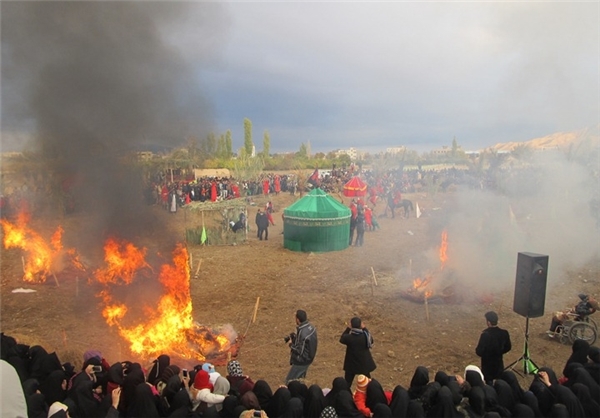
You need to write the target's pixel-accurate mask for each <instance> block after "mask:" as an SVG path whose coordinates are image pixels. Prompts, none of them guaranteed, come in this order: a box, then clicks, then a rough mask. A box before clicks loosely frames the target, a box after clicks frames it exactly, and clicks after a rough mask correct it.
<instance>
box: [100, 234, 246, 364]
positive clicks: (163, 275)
mask: <svg viewBox="0 0 600 418" xmlns="http://www.w3.org/2000/svg"><path fill="white" fill-rule="evenodd" d="M121 249H123V250H121ZM105 251H106V255H105V260H106V262H107V264H108V266H107V267H106V269H103V270H98V271H96V274H95V275H96V278H97V279H98V281H100V282H101V283H103V284H105V285H107V287H106V288H105V290H103V291H102V292H101V293H100V295H99V296H100V297H101V298H102V300H103V302H104V304H105V308H104V310H103V312H102V315H103V316H104V318H105V319H106V322H107V323H108V324H109V325H111V326H116V327H117V328H118V331H119V334H120V335H121V336H122V337H123V338H124V339H125V340H126V341H128V342H129V344H130V350H131V351H132V352H133V353H135V354H138V355H140V356H142V357H148V358H150V357H155V356H157V355H159V354H170V355H176V356H179V357H181V358H188V359H197V360H200V361H202V360H204V359H205V358H207V357H209V356H215V355H220V354H223V353H227V352H228V351H229V350H230V349H231V348H232V341H233V340H234V339H235V335H230V336H228V335H225V334H218V333H215V332H213V331H212V330H210V329H207V328H205V327H202V326H200V325H198V324H197V323H195V322H194V320H193V318H192V300H191V297H190V269H189V262H188V253H187V250H186V249H185V247H183V246H182V245H178V246H177V247H176V248H175V250H174V251H173V265H169V264H165V265H163V266H162V267H161V269H160V274H159V278H158V279H159V282H160V283H161V284H162V286H163V287H164V294H163V295H162V296H161V297H160V299H159V301H158V303H157V305H156V307H155V308H152V307H149V306H146V307H145V309H144V318H145V320H144V321H143V322H142V323H138V324H137V325H133V326H127V325H125V324H124V323H125V322H126V319H127V318H126V316H127V313H128V312H129V308H128V307H127V306H126V305H125V304H124V303H119V302H117V301H116V300H115V297H114V296H113V295H112V294H111V292H110V286H108V285H114V284H116V283H119V282H120V281H122V282H124V283H125V284H129V283H131V282H132V281H133V279H134V278H135V273H136V272H137V271H138V270H139V269H142V268H145V267H148V264H147V263H146V262H145V261H144V258H143V256H144V255H145V250H139V249H137V248H136V247H135V246H134V245H133V244H130V243H128V244H118V243H117V242H116V241H114V240H112V241H109V242H108V243H107V245H106V246H105ZM121 274H123V276H121Z"/></svg>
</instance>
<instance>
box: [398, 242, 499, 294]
mask: <svg viewBox="0 0 600 418" xmlns="http://www.w3.org/2000/svg"><path fill="white" fill-rule="evenodd" d="M438 252H439V259H440V268H439V270H435V271H433V272H431V273H429V274H427V275H426V276H425V277H424V278H421V277H418V278H416V279H414V280H413V281H412V286H411V287H409V288H408V289H406V290H405V291H402V292H400V296H401V297H403V298H404V299H407V300H410V301H412V302H415V303H424V304H425V305H427V304H430V303H433V304H458V303H462V302H464V301H465V300H466V299H469V297H467V296H468V295H473V292H472V289H469V288H467V287H466V286H464V285H461V284H460V282H459V280H458V279H457V278H456V277H455V275H454V272H453V271H452V270H451V269H447V268H446V263H447V261H448V233H447V231H446V230H444V231H443V232H442V241H441V244H440V248H439V251H438ZM476 297H477V298H478V299H480V300H481V301H482V302H491V296H490V295H478V296H476Z"/></svg>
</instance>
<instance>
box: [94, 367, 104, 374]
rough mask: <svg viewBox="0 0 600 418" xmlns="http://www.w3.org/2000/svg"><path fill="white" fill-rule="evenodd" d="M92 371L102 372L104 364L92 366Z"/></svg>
mask: <svg viewBox="0 0 600 418" xmlns="http://www.w3.org/2000/svg"><path fill="white" fill-rule="evenodd" d="M92 371H93V372H94V373H100V372H102V366H92Z"/></svg>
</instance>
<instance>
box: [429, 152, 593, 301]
mask: <svg viewBox="0 0 600 418" xmlns="http://www.w3.org/2000/svg"><path fill="white" fill-rule="evenodd" d="M517 173H518V174H517ZM498 182H499V183H498V185H499V188H500V190H501V193H498V192H493V191H486V190H460V191H458V192H457V193H456V196H455V198H456V199H454V198H452V201H453V203H452V204H451V205H448V206H447V207H445V208H444V210H445V211H446V215H445V216H444V219H443V221H441V225H438V226H437V228H435V229H434V231H432V232H433V233H435V234H436V235H437V233H438V231H439V229H441V228H446V229H447V231H448V257H449V260H448V264H447V265H448V269H450V270H452V271H454V274H455V276H456V278H457V279H458V280H459V281H460V282H461V283H463V284H466V285H468V286H469V288H470V289H474V290H478V291H482V292H483V291H500V290H512V289H514V283H515V274H516V263H517V253H519V252H531V253H538V254H543V255H548V256H549V266H548V287H549V288H550V286H552V285H553V284H556V283H559V282H560V281H561V280H562V277H563V276H564V274H565V273H566V272H567V271H568V270H569V269H571V268H580V267H581V266H583V265H585V264H586V263H587V262H589V261H590V260H591V259H592V258H593V257H597V256H598V255H599V254H600V251H599V246H600V242H599V240H598V229H597V226H596V220H595V219H594V217H593V216H592V214H591V211H590V200H591V199H592V198H594V197H595V196H597V190H598V183H597V180H594V177H593V176H592V175H591V173H590V171H589V169H588V168H586V167H584V166H582V165H581V164H579V163H577V162H574V161H570V160H568V159H567V158H566V157H565V155H564V154H562V153H560V152H543V153H538V154H535V156H534V161H533V162H532V166H531V167H530V168H528V169H523V167H521V168H518V169H513V170H510V169H506V170H502V174H501V176H499V179H498ZM452 205H454V206H453V207H451V206H452ZM437 237H438V239H439V235H437ZM433 257H435V260H434V259H433ZM436 263H437V264H439V260H438V259H437V254H435V255H433V254H432V260H431V265H434V266H435V265H437V264H436ZM574 292H575V294H576V292H577V290H576V289H575V290H574Z"/></svg>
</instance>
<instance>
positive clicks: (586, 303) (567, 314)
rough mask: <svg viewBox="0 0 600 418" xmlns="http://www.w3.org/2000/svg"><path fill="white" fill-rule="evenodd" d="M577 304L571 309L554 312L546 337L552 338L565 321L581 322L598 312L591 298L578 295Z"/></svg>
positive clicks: (595, 302) (594, 301) (581, 294)
mask: <svg viewBox="0 0 600 418" xmlns="http://www.w3.org/2000/svg"><path fill="white" fill-rule="evenodd" d="M578 296H579V303H577V305H575V306H574V307H573V308H569V309H567V310H565V311H558V312H554V315H553V316H552V323H551V324H550V329H549V330H548V335H550V336H551V337H553V336H554V335H555V334H556V333H557V328H558V327H559V326H562V325H563V324H564V322H565V321H567V320H569V319H571V320H573V321H583V320H585V318H586V317H587V316H589V315H591V314H593V313H594V312H596V311H597V310H598V302H597V301H596V300H595V299H594V298H592V297H591V296H588V295H585V294H583V293H580V294H579V295H578Z"/></svg>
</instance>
